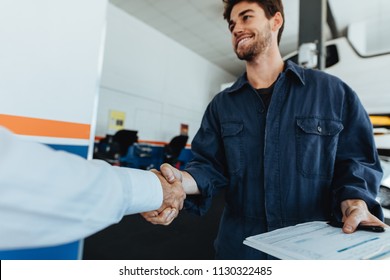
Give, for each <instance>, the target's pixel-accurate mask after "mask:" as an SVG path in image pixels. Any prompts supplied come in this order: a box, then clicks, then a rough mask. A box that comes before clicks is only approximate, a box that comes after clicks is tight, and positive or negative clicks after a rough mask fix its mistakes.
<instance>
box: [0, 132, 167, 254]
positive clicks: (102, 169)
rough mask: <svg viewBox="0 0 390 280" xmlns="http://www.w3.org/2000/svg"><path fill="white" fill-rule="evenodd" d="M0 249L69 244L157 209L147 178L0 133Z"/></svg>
mask: <svg viewBox="0 0 390 280" xmlns="http://www.w3.org/2000/svg"><path fill="white" fill-rule="evenodd" d="M0 154H1V157H0V221H1V227H0V249H17V248H32V247H38V246H51V245H58V244H62V243H67V242H73V241H76V240H79V239H82V238H84V237H87V236H88V235H91V234H93V233H95V232H97V231H99V230H101V229H103V228H105V227H107V226H109V225H111V224H113V223H117V222H119V221H120V220H121V218H122V217H123V215H127V214H133V213H138V212H143V211H149V210H153V209H157V208H159V207H160V206H161V203H162V189H161V186H160V182H159V180H158V178H157V177H156V176H155V175H154V174H153V173H151V172H148V171H142V170H135V169H128V168H120V167H113V166H111V165H109V164H107V163H106V162H103V161H98V160H92V161H87V160H85V159H83V158H81V157H79V156H76V155H72V154H69V153H66V152H62V151H54V150H52V149H51V148H49V147H47V146H46V145H42V144H38V143H34V142H32V141H29V140H26V139H22V138H21V137H19V136H15V135H13V134H11V133H10V132H9V131H7V130H5V129H3V128H0Z"/></svg>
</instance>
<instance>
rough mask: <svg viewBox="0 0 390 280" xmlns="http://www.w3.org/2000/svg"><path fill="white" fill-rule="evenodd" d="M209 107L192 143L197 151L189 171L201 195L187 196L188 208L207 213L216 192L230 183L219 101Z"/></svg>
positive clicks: (191, 210)
mask: <svg viewBox="0 0 390 280" xmlns="http://www.w3.org/2000/svg"><path fill="white" fill-rule="evenodd" d="M214 101H215V100H213V101H212V102H211V103H210V104H209V106H208V107H207V109H206V112H205V114H204V116H203V119H202V123H201V126H200V129H199V130H198V132H197V133H196V135H195V137H194V140H193V142H192V145H191V146H192V152H193V154H194V158H193V160H191V161H190V162H189V163H188V164H187V166H186V171H187V172H188V173H190V174H191V176H192V177H193V178H194V179H195V181H196V183H197V186H198V189H199V191H200V193H201V195H194V196H187V199H186V201H185V208H186V209H187V210H189V211H190V212H194V213H196V214H198V215H203V214H205V213H206V211H207V210H208V209H209V208H210V206H211V203H212V197H213V195H214V194H215V193H216V192H218V191H219V190H220V189H221V188H223V187H225V186H226V184H227V181H228V179H227V174H226V159H225V152H224V146H223V141H222V137H221V132H220V125H219V119H218V115H217V109H216V106H217V105H216V103H215V102H214Z"/></svg>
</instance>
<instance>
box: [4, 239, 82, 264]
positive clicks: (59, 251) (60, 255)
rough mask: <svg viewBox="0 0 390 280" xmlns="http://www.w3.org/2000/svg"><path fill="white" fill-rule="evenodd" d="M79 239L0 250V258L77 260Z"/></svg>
mask: <svg viewBox="0 0 390 280" xmlns="http://www.w3.org/2000/svg"><path fill="white" fill-rule="evenodd" d="M79 247H80V241H77V242H73V243H69V244H65V245H60V246H53V247H44V248H39V249H23V250H9V251H0V259H1V260H77V259H78V258H79Z"/></svg>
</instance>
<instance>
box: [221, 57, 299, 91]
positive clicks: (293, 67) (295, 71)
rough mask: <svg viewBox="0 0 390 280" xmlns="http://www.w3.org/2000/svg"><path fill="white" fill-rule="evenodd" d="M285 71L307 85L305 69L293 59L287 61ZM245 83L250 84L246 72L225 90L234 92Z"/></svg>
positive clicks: (287, 74)
mask: <svg viewBox="0 0 390 280" xmlns="http://www.w3.org/2000/svg"><path fill="white" fill-rule="evenodd" d="M284 73H285V74H286V76H291V77H292V78H295V80H296V81H298V82H299V83H301V84H302V85H305V71H304V69H303V68H302V67H300V66H298V65H297V64H295V63H294V62H292V61H291V60H287V61H286V69H285V70H284ZM245 85H249V82H248V78H247V76H246V72H244V73H243V74H242V75H241V76H240V77H239V78H238V79H237V81H236V82H235V83H234V84H233V85H232V86H231V87H229V88H227V89H225V90H224V91H225V92H227V93H233V92H236V91H238V90H240V89H241V88H242V87H244V86H245Z"/></svg>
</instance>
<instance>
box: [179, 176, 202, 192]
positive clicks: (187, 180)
mask: <svg viewBox="0 0 390 280" xmlns="http://www.w3.org/2000/svg"><path fill="white" fill-rule="evenodd" d="M180 173H181V175H182V179H181V181H182V184H183V189H184V191H185V192H186V194H200V191H199V189H198V185H197V184H196V181H195V179H194V178H193V177H192V176H191V175H190V174H189V173H188V172H186V171H181V172H180Z"/></svg>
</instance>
